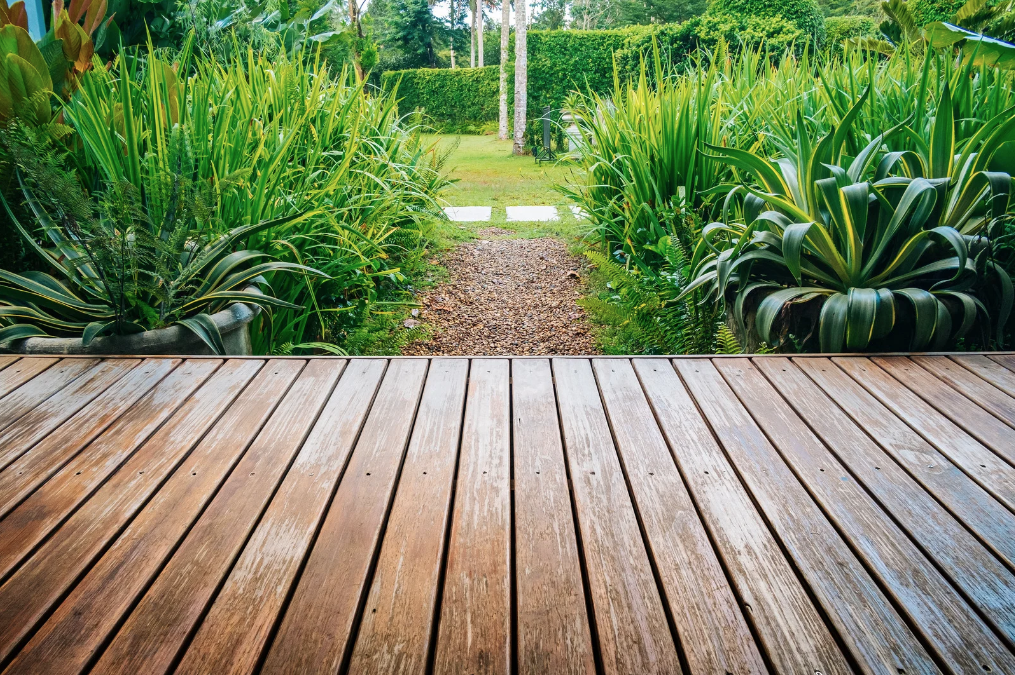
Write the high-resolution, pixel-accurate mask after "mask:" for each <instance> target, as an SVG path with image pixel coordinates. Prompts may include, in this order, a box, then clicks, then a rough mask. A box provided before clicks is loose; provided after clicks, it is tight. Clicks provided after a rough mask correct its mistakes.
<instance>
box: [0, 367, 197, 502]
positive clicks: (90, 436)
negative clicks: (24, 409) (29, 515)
mask: <svg viewBox="0 0 1015 675" xmlns="http://www.w3.org/2000/svg"><path fill="white" fill-rule="evenodd" d="M179 363H180V362H179V361H177V360H169V359H161V360H159V361H157V362H150V363H146V364H145V366H144V367H142V368H141V369H140V370H138V371H136V372H132V373H128V374H127V376H126V377H124V378H123V379H122V380H121V381H120V382H117V383H116V384H115V385H113V386H112V387H110V388H109V389H107V390H106V391H105V392H104V393H103V394H102V395H101V396H99V397H98V398H97V399H96V400H95V401H93V405H88V406H86V407H85V408H84V409H83V410H81V411H80V412H79V413H77V414H75V415H74V416H73V417H72V418H71V419H70V420H69V421H68V422H66V423H65V424H63V425H62V426H60V427H59V428H58V429H57V430H56V431H55V432H54V433H51V434H49V435H48V436H45V437H44V438H43V440H41V441H40V442H39V443H38V444H34V441H35V440H36V438H37V437H38V435H39V434H38V432H37V431H35V430H33V429H31V428H29V427H27V426H25V427H23V426H21V425H15V427H12V428H10V429H8V430H7V431H11V432H14V433H12V434H11V436H10V437H8V436H7V434H4V435H3V438H4V439H5V440H8V441H9V445H7V446H6V447H4V449H3V450H0V456H2V457H3V458H4V462H3V463H5V464H6V466H5V468H4V470H3V471H2V472H0V518H3V517H4V516H6V515H7V514H8V513H10V512H11V511H12V510H13V509H14V508H15V507H16V506H17V505H18V504H19V503H20V502H21V501H22V500H23V499H24V498H25V497H27V496H28V495H30V494H31V493H32V491H34V490H35V489H36V488H37V487H39V486H40V485H42V484H44V483H45V482H46V481H47V480H48V479H49V478H50V477H51V476H53V474H54V473H56V472H57V471H58V470H59V469H60V468H61V467H62V466H64V464H66V463H67V462H68V461H70V460H71V459H72V458H73V457H74V456H75V455H76V454H77V453H78V452H80V451H82V450H83V449H85V448H87V447H88V446H89V444H90V443H91V442H92V441H93V440H95V439H96V438H97V437H98V436H99V435H100V434H102V433H103V432H105V431H106V430H107V429H108V428H109V426H110V425H111V424H113V423H114V422H115V421H116V420H117V419H119V418H120V417H121V416H122V415H124V414H125V413H126V412H127V411H128V410H130V408H131V407H132V406H133V405H134V404H136V403H137V402H138V401H139V400H140V399H141V397H142V396H144V395H145V394H147V393H149V392H150V391H151V390H152V388H153V387H155V386H156V385H158V383H159V382H160V381H161V380H162V379H163V378H164V377H165V376H166V375H168V374H169V373H171V372H172V371H173V369H174V368H176V367H177V366H178V365H179ZM29 422H30V420H27V419H26V420H25V423H26V425H27V424H28V423H29ZM44 424H45V423H44ZM47 426H48V424H47ZM22 430H23V431H22Z"/></svg>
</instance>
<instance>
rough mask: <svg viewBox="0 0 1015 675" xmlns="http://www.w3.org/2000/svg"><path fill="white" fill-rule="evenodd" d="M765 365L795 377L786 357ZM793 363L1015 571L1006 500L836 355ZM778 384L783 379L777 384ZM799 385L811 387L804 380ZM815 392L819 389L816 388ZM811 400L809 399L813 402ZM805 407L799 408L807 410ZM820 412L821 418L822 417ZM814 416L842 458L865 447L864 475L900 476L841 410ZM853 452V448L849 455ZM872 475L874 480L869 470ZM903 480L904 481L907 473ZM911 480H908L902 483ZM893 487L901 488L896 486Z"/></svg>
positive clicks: (1013, 523)
mask: <svg viewBox="0 0 1015 675" xmlns="http://www.w3.org/2000/svg"><path fill="white" fill-rule="evenodd" d="M755 363H757V364H758V365H759V367H763V366H764V368H763V369H764V370H765V372H766V373H770V376H771V377H772V378H773V380H774V379H775V376H776V375H779V376H780V377H790V376H792V374H793V373H794V371H793V370H791V369H789V368H787V369H786V371H785V372H787V373H790V375H785V376H783V375H781V371H782V369H783V368H784V367H785V366H783V365H782V363H783V362H782V361H776V365H774V366H771V367H768V366H767V365H766V364H767V363H768V362H767V360H765V359H756V360H755ZM792 363H793V365H794V366H795V367H796V368H798V369H799V370H800V371H801V372H803V373H804V374H806V375H807V376H808V378H809V379H810V380H811V381H812V382H813V383H814V384H815V385H816V386H817V387H818V388H819V389H820V390H821V391H822V392H823V393H824V394H825V395H826V396H828V397H829V398H830V399H831V400H833V401H835V404H836V406H837V407H838V408H839V409H840V410H841V411H842V412H843V413H845V415H846V416H847V417H849V419H850V420H851V421H852V422H853V424H854V425H855V426H856V427H857V428H859V429H862V430H864V431H865V432H866V433H867V434H868V435H869V437H870V439H871V440H873V441H874V442H875V443H876V444H877V446H878V447H879V448H881V449H883V450H884V451H885V453H886V454H887V455H888V457H890V458H891V460H892V462H893V464H894V465H897V466H898V467H901V469H902V470H903V471H904V472H905V473H906V474H908V475H909V476H911V477H912V478H913V480H915V481H916V482H917V483H919V484H920V485H921V486H922V487H923V488H924V489H925V490H927V492H929V493H930V494H931V495H933V496H934V497H935V499H936V500H937V501H938V502H940V503H941V504H942V505H943V506H944V507H945V508H946V509H948V510H949V511H950V512H951V513H952V514H953V515H954V516H955V517H956V518H958V519H959V520H960V521H961V522H962V523H963V524H964V525H965V526H966V527H967V528H968V529H969V530H970V531H971V532H973V534H974V535H976V536H977V537H978V538H979V539H980V541H981V542H983V543H984V544H985V545H986V546H987V547H988V548H990V549H991V550H992V551H993V552H994V554H995V555H997V556H998V557H1000V558H1001V559H1002V560H1003V561H1005V562H1006V564H1007V565H1008V567H1009V569H1013V570H1015V537H1012V533H1013V532H1015V514H1012V513H1011V512H1010V511H1009V510H1008V509H1006V508H1004V506H1002V505H1001V503H1000V502H998V501H997V500H996V499H994V498H993V497H991V496H990V495H989V494H988V493H987V492H986V491H985V490H984V489H983V488H982V487H980V486H979V485H978V484H977V483H976V482H975V481H973V480H972V479H970V478H969V476H967V475H966V474H965V473H963V472H962V471H961V470H960V469H959V468H958V467H956V466H955V465H954V464H952V462H951V461H950V460H949V459H948V458H947V457H945V456H944V455H942V454H941V453H940V452H938V451H937V450H936V449H935V448H934V447H932V446H931V445H930V444H928V443H927V442H926V441H925V440H924V439H923V438H922V437H921V436H919V435H918V434H917V433H916V432H915V431H913V430H912V429H910V428H909V427H908V426H907V425H906V424H905V423H904V422H902V420H900V419H899V418H897V417H896V416H895V415H894V414H893V413H892V412H891V411H890V410H888V409H887V408H885V407H884V406H883V405H881V403H880V402H879V401H878V400H877V399H875V398H874V397H873V396H871V395H870V393H868V392H867V391H866V390H865V389H864V388H863V387H861V386H860V385H859V384H857V383H856V382H855V381H854V380H853V379H852V378H851V377H849V375H847V374H846V373H844V372H843V371H842V370H840V369H839V368H838V367H836V365H835V364H833V363H832V362H831V360H829V359H827V358H817V357H806V358H796V359H793V361H792ZM777 385H778V383H777ZM799 386H806V385H805V383H801V384H800V385H799ZM814 395H815V396H818V394H817V393H816V392H815V394H814ZM797 402H799V403H800V405H801V406H803V405H804V401H803V399H802V398H797V397H794V398H793V399H792V400H791V403H794V405H796V403H797ZM808 403H809V401H808ZM802 410H803V408H802V407H801V408H800V409H798V412H799V411H802ZM819 415H820V418H819V417H818V416H819ZM813 416H814V418H815V419H814V421H811V419H810V417H809V418H808V421H811V425H812V426H814V428H815V429H817V430H818V433H819V435H822V436H823V437H824V438H825V442H826V443H829V444H830V445H831V444H832V443H833V442H834V443H835V445H834V446H833V449H836V450H838V449H839V448H843V449H842V452H841V453H840V455H839V456H840V457H841V458H846V457H847V456H855V455H854V453H858V452H863V453H864V457H863V458H862V459H861V458H859V457H858V458H857V461H855V462H850V461H849V460H847V463H850V464H851V466H852V465H855V466H856V468H855V469H854V472H855V473H857V474H858V475H867V474H861V470H862V469H863V468H866V469H867V470H868V471H869V470H870V468H871V466H873V469H874V471H889V472H891V473H890V474H888V475H891V476H897V475H899V474H898V472H897V471H896V470H895V467H894V466H892V465H886V464H883V463H882V461H885V460H882V461H875V460H874V458H876V457H877V456H878V455H877V451H876V450H874V449H870V446H869V445H868V444H867V443H865V442H864V441H863V440H862V439H860V438H859V437H857V436H856V435H855V432H852V431H851V430H850V427H849V425H847V424H844V423H843V424H840V423H839V417H838V415H837V414H836V412H835V411H834V410H833V411H827V410H824V409H822V410H820V411H818V412H815V413H814V414H813ZM819 423H820V424H821V425H829V426H828V432H829V433H828V434H827V435H826V434H823V433H822V431H821V430H822V429H823V428H825V427H824V426H819ZM832 431H835V432H836V433H838V434H840V435H838V436H835V440H834V441H832V440H829V439H830V434H831V433H832ZM847 439H853V440H852V442H853V443H855V444H856V445H855V447H852V446H845V447H844V443H846V442H847ZM847 451H851V452H850V454H849V455H847V454H846V453H847ZM867 477H868V479H869V480H874V479H873V478H871V477H870V476H869V475H867ZM899 480H901V481H904V480H905V479H903V478H902V477H901V476H899ZM901 485H905V482H903V483H901ZM890 489H895V488H894V487H891V488H890Z"/></svg>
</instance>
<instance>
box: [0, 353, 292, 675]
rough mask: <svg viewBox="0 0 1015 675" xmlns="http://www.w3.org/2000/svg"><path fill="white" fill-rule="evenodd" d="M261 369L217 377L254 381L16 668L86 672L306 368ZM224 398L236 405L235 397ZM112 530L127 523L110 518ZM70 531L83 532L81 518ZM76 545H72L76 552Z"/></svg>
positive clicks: (229, 368) (240, 365)
mask: <svg viewBox="0 0 1015 675" xmlns="http://www.w3.org/2000/svg"><path fill="white" fill-rule="evenodd" d="M260 366H261V363H260V362H257V361H245V362H239V361H230V362H229V363H227V364H225V365H224V366H223V368H222V369H221V370H219V372H218V373H216V375H215V379H217V380H219V381H221V380H222V378H224V377H228V376H229V375H230V373H232V374H233V376H234V377H236V381H237V382H238V383H240V384H242V382H243V378H250V377H253V380H251V381H250V384H249V385H247V387H246V388H245V389H244V390H243V392H242V393H241V394H240V396H239V397H238V398H237V399H236V400H235V401H234V402H233V403H232V404H231V405H230V406H229V409H228V410H227V411H226V412H225V414H224V415H223V416H222V417H221V418H220V419H219V420H218V421H217V422H216V423H215V426H214V427H212V428H211V429H210V430H209V431H208V433H207V434H206V435H205V436H204V438H203V439H201V442H200V443H199V444H198V445H197V447H196V448H194V449H193V451H191V452H190V454H188V455H187V457H186V459H184V461H183V462H182V463H181V464H180V465H179V466H178V467H177V468H176V470H175V471H174V472H173V474H172V475H171V476H170V477H169V478H168V480H167V481H166V483H165V484H164V485H163V486H162V488H161V489H160V490H159V491H158V492H157V493H156V494H155V496H154V497H152V499H151V501H149V502H148V503H147V504H146V505H145V506H144V508H143V509H142V510H141V512H140V513H138V514H137V516H136V517H135V518H134V519H133V520H132V521H131V522H130V524H129V525H128V526H127V527H126V529H125V530H124V532H123V533H122V534H121V535H120V536H119V537H117V538H116V541H114V542H113V543H112V544H111V545H110V547H109V549H108V550H107V551H106V552H105V553H104V554H103V555H102V557H101V558H100V559H99V560H97V561H96V562H95V564H94V565H93V566H92V568H91V569H90V570H88V573H87V574H86V575H85V576H84V578H83V579H82V580H81V581H80V582H79V583H78V584H77V586H75V587H74V590H73V591H72V592H71V593H70V595H69V596H68V597H67V599H66V600H64V601H63V602H62V603H61V604H60V605H59V606H58V608H57V609H56V611H55V612H54V613H53V615H52V616H51V617H50V618H49V619H48V620H47V621H46V623H45V624H43V626H42V627H41V628H40V629H39V631H38V632H37V633H36V634H35V635H34V636H33V637H32V639H31V640H30V641H29V643H28V644H27V645H26V647H25V648H24V649H23V650H22V651H21V653H20V654H19V655H18V658H17V660H15V661H14V663H13V664H12V666H11V671H12V672H60V673H77V672H83V671H84V670H85V669H86V667H87V665H88V664H89V663H90V662H91V660H92V659H93V657H94V656H95V655H96V654H97V653H98V651H99V650H100V647H101V645H102V644H104V643H105V641H106V640H107V639H109V638H110V637H111V636H112V634H113V632H114V631H115V630H116V626H117V625H119V623H120V621H121V620H122V618H123V617H124V615H125V614H126V613H127V612H128V611H129V609H130V608H131V607H132V606H133V604H134V603H135V602H136V601H137V600H138V598H140V597H141V595H142V594H143V593H144V590H145V589H146V588H147V587H148V585H149V584H150V583H151V582H152V581H153V580H154V578H155V577H156V575H157V574H158V572H159V570H160V569H161V568H162V565H163V564H164V563H165V561H166V560H167V559H168V557H169V556H170V554H171V553H172V551H173V548H174V547H175V546H176V544H177V543H178V542H179V540H180V539H181V538H182V537H183V536H184V534H186V532H187V530H188V528H189V527H190V526H191V525H192V524H193V522H194V520H195V519H196V518H197V516H198V514H200V512H201V511H202V510H203V508H204V507H205V506H206V505H207V503H208V501H209V500H210V499H211V497H212V495H213V494H214V491H215V489H216V488H218V486H219V485H220V484H221V482H222V480H223V479H224V478H225V476H226V475H227V474H228V472H229V469H230V468H232V466H233V465H234V464H235V462H236V460H237V459H238V458H239V456H240V455H241V454H242V453H243V451H244V450H245V449H246V447H247V445H249V443H250V441H251V440H252V439H253V437H254V436H255V435H256V434H257V431H258V430H259V429H260V427H261V425H262V424H263V423H264V421H265V420H266V419H267V417H268V414H269V413H270V412H271V410H273V409H274V407H275V405H276V404H277V403H278V401H279V400H280V399H281V398H282V395H283V394H284V393H285V391H286V389H287V388H288V386H289V384H290V383H291V382H292V381H293V379H295V377H296V375H297V374H298V373H299V370H300V368H301V367H302V364H301V363H298V362H284V363H278V364H277V365H274V366H270V367H267V368H261V369H260V372H258V368H259V367H260ZM255 373H256V376H255ZM213 381H214V380H213ZM209 384H211V383H209ZM236 388H237V389H238V387H236ZM223 393H224V394H225V393H226V392H223ZM222 398H223V399H225V400H224V403H228V398H227V396H223V397H222ZM209 404H212V405H214V402H212V401H209ZM100 496H101V495H100ZM84 508H85V509H88V508H89V505H86V506H85V507H84ZM106 524H107V525H109V526H113V525H117V524H119V523H118V522H117V521H116V520H115V519H108V522H107V523H106ZM69 525H70V526H71V527H72V528H73V527H75V525H76V522H75V521H74V519H72V520H71V521H70V523H69ZM72 532H73V533H74V534H75V535H76V536H75V539H74V542H73V544H76V543H77V542H78V541H80V540H81V538H82V535H85V534H87V532H83V531H81V530H72ZM107 536H108V535H107ZM73 544H72V543H71V542H68V546H70V545H73ZM73 556H74V553H73V550H72V549H64V551H62V557H63V558H64V559H65V560H66V559H69V558H72V557H73ZM141 670H143V668H140V667H139V668H137V669H136V670H134V671H133V672H140V671H141Z"/></svg>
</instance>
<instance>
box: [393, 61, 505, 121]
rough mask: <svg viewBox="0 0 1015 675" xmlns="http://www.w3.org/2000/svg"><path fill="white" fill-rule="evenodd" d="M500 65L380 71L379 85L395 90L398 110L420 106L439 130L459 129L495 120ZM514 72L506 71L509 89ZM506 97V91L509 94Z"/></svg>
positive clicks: (409, 109) (411, 109)
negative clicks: (508, 72)
mask: <svg viewBox="0 0 1015 675" xmlns="http://www.w3.org/2000/svg"><path fill="white" fill-rule="evenodd" d="M499 73H500V69H499V67H498V66H486V67H484V68H456V69H454V70H451V69H445V68H440V69H436V68H421V69H418V70H399V71H391V72H386V73H384V74H383V75H381V88H382V89H384V90H385V91H388V92H394V91H396V87H397V93H396V96H397V98H398V107H399V110H401V111H403V112H406V113H408V112H412V111H414V110H420V111H422V112H423V114H424V116H425V117H426V118H427V120H428V122H429V123H430V124H431V125H432V126H433V127H434V129H436V130H437V131H439V132H461V131H463V130H464V129H467V128H468V127H470V126H475V127H482V126H483V123H484V122H490V121H496V120H497V115H498V110H499V107H498V106H499V101H500V89H499V87H500V79H499V78H500V75H499ZM513 79H514V73H511V74H510V75H509V81H508V84H509V91H510V86H511V85H512V83H513ZM508 98H509V100H510V98H511V97H510V95H509V97H508Z"/></svg>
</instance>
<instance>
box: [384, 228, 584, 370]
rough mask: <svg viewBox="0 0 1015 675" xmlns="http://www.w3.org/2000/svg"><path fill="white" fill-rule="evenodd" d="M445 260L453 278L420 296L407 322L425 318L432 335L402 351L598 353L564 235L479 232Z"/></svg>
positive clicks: (436, 353) (576, 268)
mask: <svg viewBox="0 0 1015 675" xmlns="http://www.w3.org/2000/svg"><path fill="white" fill-rule="evenodd" d="M482 234H486V236H490V235H492V234H493V233H489V234H487V233H481V236H482ZM442 262H443V264H444V265H445V266H446V267H447V269H448V272H449V273H450V280H449V281H448V283H446V284H442V285H441V286H439V287H437V288H435V289H433V290H431V291H429V292H428V293H426V294H425V295H424V296H423V297H421V298H420V301H421V303H422V304H423V308H422V309H421V310H419V312H418V315H417V316H416V317H415V318H413V319H409V320H407V321H406V322H405V323H406V327H407V328H410V327H413V326H416V325H418V322H422V323H424V324H427V325H429V326H430V328H431V331H432V334H433V337H432V339H430V340H429V341H427V342H415V343H412V344H409V345H407V346H406V347H405V348H404V349H403V350H402V351H403V353H404V354H406V355H407V356H494V355H497V356H499V355H566V354H570V355H573V354H596V353H598V350H596V348H595V343H594V340H593V338H592V335H591V332H590V330H589V325H588V322H587V320H586V317H585V312H584V311H583V310H582V308H581V307H579V306H578V305H577V304H576V302H575V301H576V300H578V298H580V297H581V295H582V293H581V281H580V278H579V273H580V272H581V261H580V260H579V259H577V258H575V257H572V256H570V255H568V253H567V249H566V248H565V246H564V244H563V243H562V242H561V241H559V240H557V239H551V238H541V239H501V238H491V239H484V240H480V241H478V242H475V243H469V244H464V245H462V246H459V247H457V248H456V249H455V250H454V251H452V252H450V253H449V254H447V255H446V256H445V258H444V260H443V261H442Z"/></svg>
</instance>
